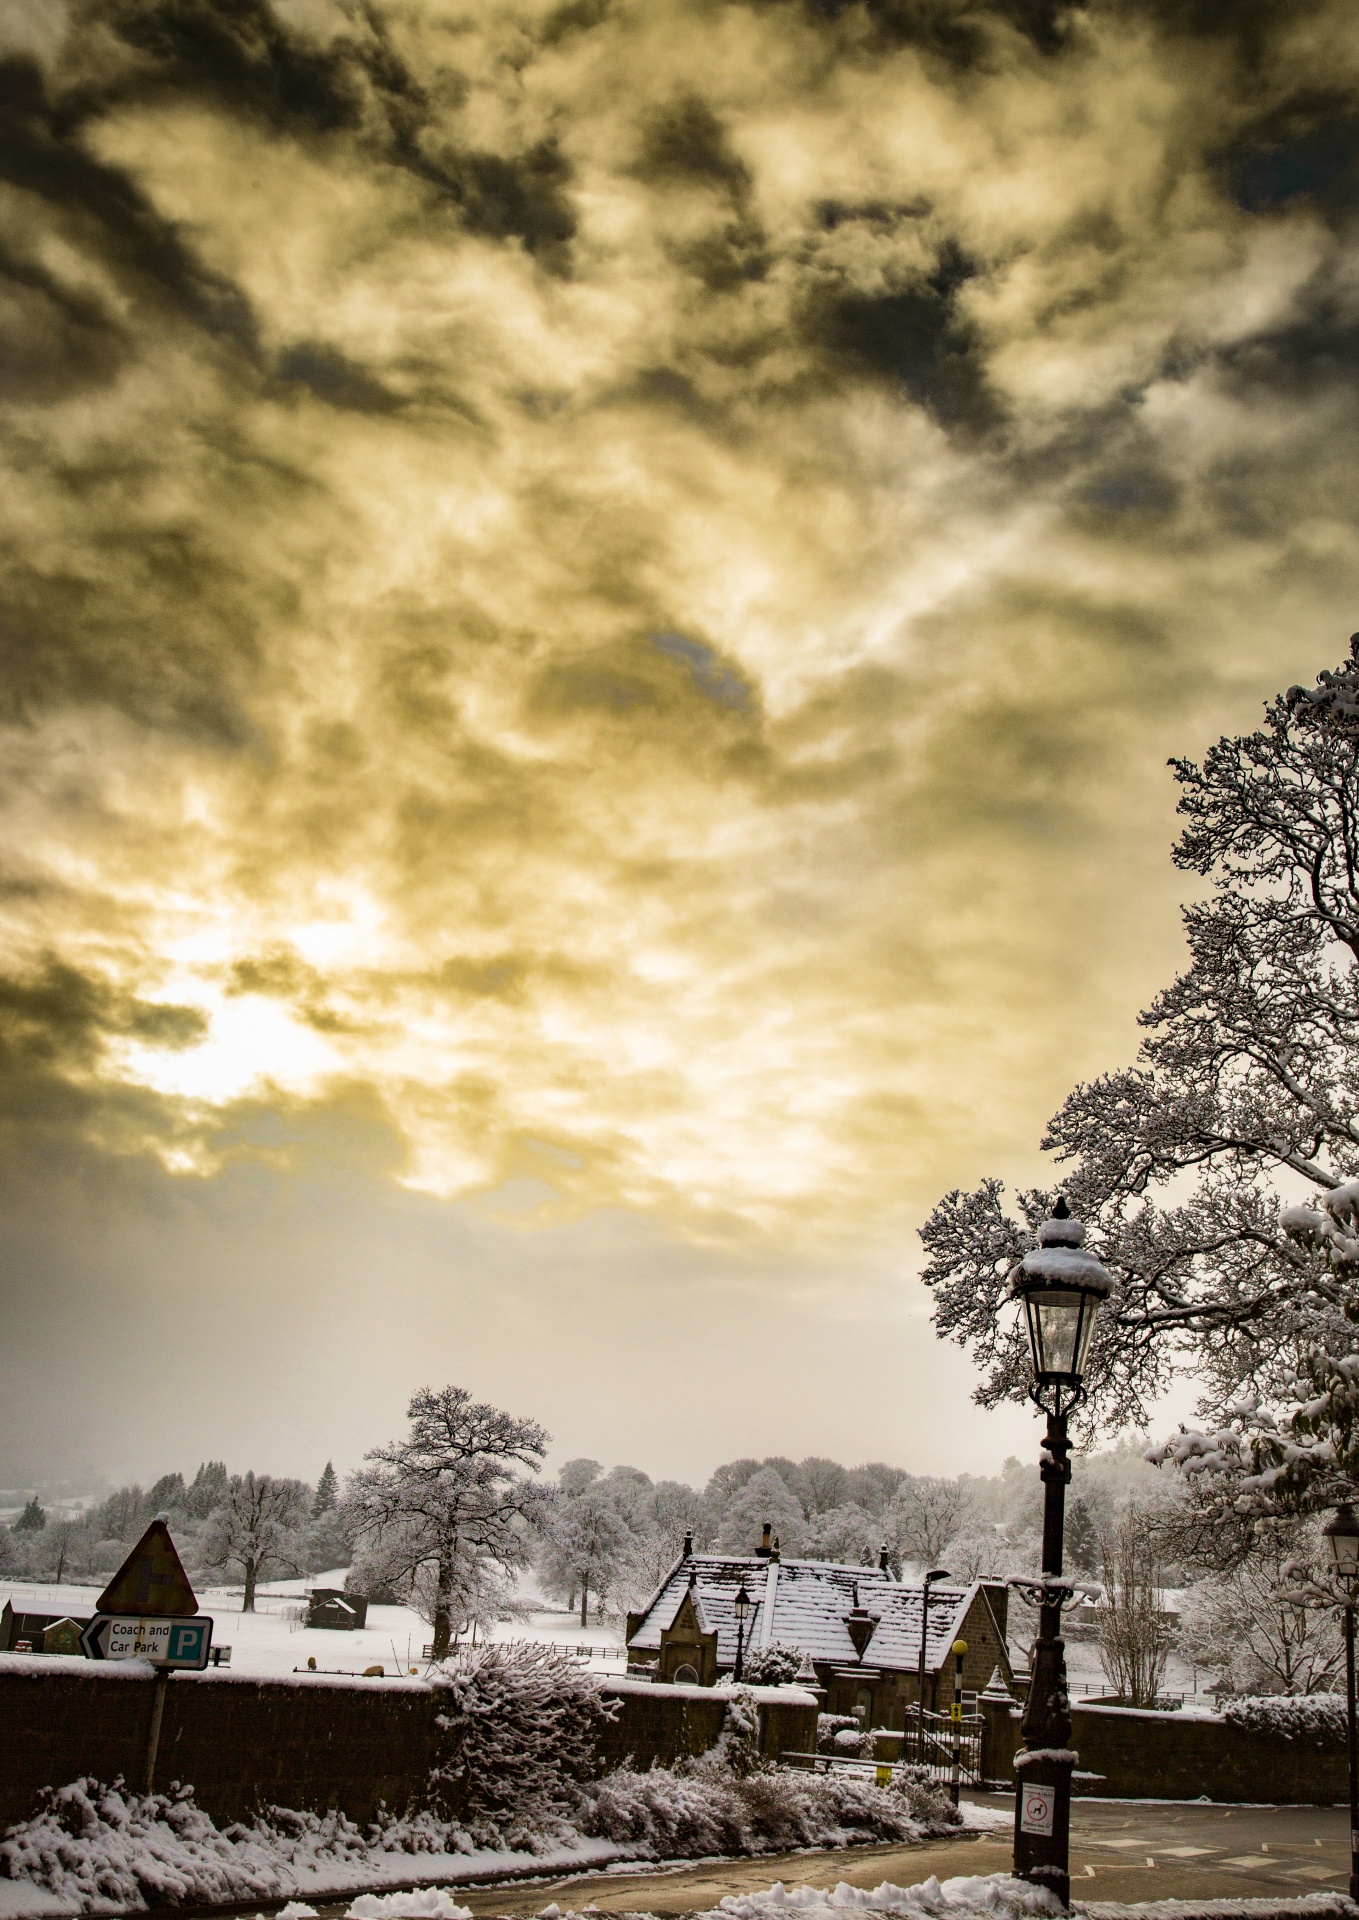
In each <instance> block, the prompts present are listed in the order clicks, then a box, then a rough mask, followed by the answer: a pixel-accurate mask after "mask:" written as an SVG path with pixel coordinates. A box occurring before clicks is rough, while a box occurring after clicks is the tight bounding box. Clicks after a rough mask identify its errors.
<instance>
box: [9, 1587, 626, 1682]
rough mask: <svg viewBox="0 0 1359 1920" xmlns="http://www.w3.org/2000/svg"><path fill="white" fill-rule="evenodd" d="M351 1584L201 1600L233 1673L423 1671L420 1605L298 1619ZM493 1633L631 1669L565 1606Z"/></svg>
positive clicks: (19, 1600) (501, 1624) (61, 1605)
mask: <svg viewBox="0 0 1359 1920" xmlns="http://www.w3.org/2000/svg"><path fill="white" fill-rule="evenodd" d="M343 1585H344V1569H343V1568H342V1567H341V1568H338V1569H336V1570H335V1571H333V1572H331V1573H317V1574H311V1575H309V1576H308V1577H307V1578H306V1579H305V1580H282V1581H270V1582H269V1584H268V1586H267V1587H266V1588H265V1589H264V1590H263V1591H262V1592H260V1593H259V1594H258V1595H257V1596H256V1600H255V1608H256V1610H255V1612H254V1613H242V1612H241V1590H240V1588H239V1587H234V1588H233V1587H199V1588H198V1606H199V1611H200V1612H202V1613H209V1614H211V1615H212V1619H213V1629H212V1638H213V1644H214V1645H215V1646H229V1647H230V1648H231V1671H232V1672H233V1673H250V1674H261V1675H265V1674H281V1673H291V1672H292V1671H293V1668H294V1667H305V1666H306V1664H307V1661H308V1659H314V1660H315V1662H316V1665H317V1668H318V1670H322V1671H324V1670H327V1669H329V1670H332V1671H333V1670H335V1669H339V1670H341V1671H343V1672H346V1673H362V1672H363V1670H364V1668H365V1667H373V1666H380V1667H383V1668H385V1670H386V1671H387V1672H388V1673H389V1674H391V1673H408V1672H409V1671H410V1669H411V1668H412V1667H414V1668H415V1670H416V1671H417V1672H418V1673H423V1672H424V1670H425V1665H426V1662H425V1660H424V1649H425V1647H427V1646H428V1645H429V1641H430V1628H429V1626H428V1624H427V1622H425V1621H424V1620H422V1619H421V1618H420V1615H419V1614H418V1613H416V1612H415V1610H414V1608H412V1607H379V1606H370V1607H369V1609H368V1624H367V1625H366V1626H365V1627H363V1628H361V1629H359V1630H358V1631H356V1632H353V1633H337V1632H334V1631H332V1630H330V1629H328V1628H325V1627H304V1626H301V1625H300V1624H299V1623H298V1621H297V1619H296V1618H295V1615H296V1613H297V1610H298V1609H299V1608H303V1607H305V1605H306V1593H307V1589H308V1588H309V1587H342V1586H343ZM99 1591H100V1589H99V1588H98V1587H74V1586H69V1585H67V1586H59V1587H58V1586H52V1585H50V1584H48V1585H41V1584H38V1583H36V1582H32V1581H24V1580H11V1581H5V1582H2V1583H0V1603H2V1602H3V1600H4V1599H5V1598H8V1599H9V1600H10V1601H11V1602H12V1604H13V1606H14V1610H15V1612H16V1613H74V1614H91V1613H93V1612H94V1603H95V1600H96V1599H97V1598H98V1595H99ZM478 1637H480V1636H478ZM491 1639H492V1640H493V1641H502V1640H539V1641H542V1642H543V1643H544V1644H545V1645H548V1646H555V1647H560V1648H562V1649H563V1650H564V1651H565V1652H568V1653H572V1654H574V1651H575V1649H576V1647H577V1646H589V1647H597V1648H607V1649H610V1650H614V1649H617V1653H618V1656H620V1657H613V1658H610V1657H608V1656H607V1655H605V1656H604V1657H600V1656H596V1657H594V1658H592V1659H590V1660H588V1661H586V1660H583V1661H582V1662H581V1664H582V1665H583V1666H588V1667H589V1668H590V1670H591V1671H592V1672H595V1673H599V1674H602V1675H608V1674H614V1675H619V1674H622V1673H623V1672H624V1671H625V1669H626V1661H625V1660H624V1659H623V1658H622V1657H621V1653H622V1646H623V1636H622V1632H621V1630H620V1629H619V1627H618V1626H617V1625H614V1624H601V1625H595V1624H593V1623H592V1624H591V1625H590V1626H589V1627H586V1628H584V1629H582V1628H581V1624H580V1621H579V1619H575V1618H573V1617H572V1616H571V1615H570V1614H568V1613H564V1612H560V1611H555V1612H554V1611H551V1610H548V1609H544V1610H542V1611H540V1612H534V1613H530V1614H528V1615H527V1616H526V1617H525V1618H523V1619H520V1620H498V1621H497V1622H496V1623H495V1625H494V1627H493V1628H492V1631H491Z"/></svg>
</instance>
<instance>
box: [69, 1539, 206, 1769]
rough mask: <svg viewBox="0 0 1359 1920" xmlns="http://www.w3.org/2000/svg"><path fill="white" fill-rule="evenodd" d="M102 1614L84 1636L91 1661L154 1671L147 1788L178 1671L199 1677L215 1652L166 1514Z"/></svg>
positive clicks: (109, 1594) (114, 1584) (113, 1584)
mask: <svg viewBox="0 0 1359 1920" xmlns="http://www.w3.org/2000/svg"><path fill="white" fill-rule="evenodd" d="M96 1604H97V1606H98V1609H99V1610H98V1612H97V1613H96V1614H95V1616H94V1618H93V1620H91V1621H90V1624H89V1625H88V1626H87V1627H86V1628H85V1630H84V1631H83V1632H82V1634H81V1636H80V1644H81V1647H82V1648H83V1650H84V1653H85V1657H86V1658H87V1659H89V1660H149V1661H150V1662H151V1664H152V1665H153V1666H154V1667H155V1669H156V1678H155V1682H154V1690H153V1693H152V1697H151V1725H150V1728H149V1730H148V1733H147V1742H146V1791H147V1792H148V1793H150V1792H151V1790H152V1786H153V1784H154V1781H155V1776H156V1752H157V1750H158V1748H159V1746H160V1727H161V1721H162V1719H163V1718H164V1716H165V1690H166V1688H167V1687H168V1686H169V1684H170V1676H171V1674H172V1673H180V1672H185V1671H188V1672H191V1673H201V1672H202V1670H203V1668H204V1667H206V1666H207V1664H208V1655H209V1653H210V1652H211V1650H212V1619H211V1616H210V1615H207V1614H202V1615H200V1614H199V1612H198V1599H197V1596H196V1595H195V1593H194V1590H193V1588H192V1587H191V1586H190V1585H189V1576H188V1575H187V1574H186V1573H185V1571H184V1566H183V1562H182V1561H181V1560H180V1557H179V1555H178V1554H177V1553H176V1552H175V1543H174V1541H173V1540H172V1539H171V1538H170V1529H169V1527H168V1526H167V1525H166V1516H165V1515H164V1514H163V1513H162V1514H157V1516H156V1518H155V1519H154V1520H153V1521H152V1522H151V1525H150V1526H149V1527H148V1528H147V1529H146V1532H145V1533H144V1534H143V1535H142V1537H141V1539H140V1540H139V1541H138V1542H137V1544H136V1546H135V1547H134V1548H133V1549H132V1551H131V1553H130V1554H129V1555H128V1556H127V1559H126V1560H124V1562H123V1564H122V1566H121V1567H119V1569H118V1571H117V1573H115V1574H114V1576H113V1578H112V1580H110V1581H109V1584H108V1585H107V1586H106V1587H105V1589H104V1591H103V1592H102V1593H101V1594H100V1596H99V1599H98V1601H97V1603H96Z"/></svg>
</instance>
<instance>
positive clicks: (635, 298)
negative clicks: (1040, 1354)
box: [0, 0, 1359, 1477]
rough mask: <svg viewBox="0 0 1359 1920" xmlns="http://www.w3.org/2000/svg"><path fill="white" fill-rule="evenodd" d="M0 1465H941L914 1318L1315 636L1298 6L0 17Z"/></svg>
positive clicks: (1319, 285) (1314, 420)
mask: <svg viewBox="0 0 1359 1920" xmlns="http://www.w3.org/2000/svg"><path fill="white" fill-rule="evenodd" d="M0 45H2V46H3V48H4V64H3V76H2V78H3V90H4V101H3V110H2V111H0V177H2V178H3V186H0V331H2V333H3V344H2V345H0V383H2V386H3V396H2V399H3V407H4V426H3V460H4V463H5V467H4V473H3V478H2V480H0V570H2V585H0V591H2V593H3V614H2V616H0V620H2V624H0V808H3V825H2V826H0V856H2V858H3V866H2V867H0V882H2V889H0V911H2V912H3V929H4V938H3V951H2V954H0V958H2V961H3V978H0V1070H2V1074H3V1078H2V1079H0V1153H2V1155H3V1163H2V1164H0V1218H3V1221H4V1228H3V1262H4V1265H3V1287H4V1338H3V1342H0V1369H2V1370H3V1371H2V1373H0V1381H2V1382H3V1393H2V1394H0V1408H2V1409H3V1411H2V1413H0V1423H2V1424H0V1472H3V1473H4V1474H6V1475H8V1476H11V1477H18V1476H20V1475H33V1474H35V1473H38V1472H49V1473H54V1472H57V1471H59V1470H63V1469H67V1468H70V1469H75V1468H79V1467H81V1466H83V1465H85V1464H92V1465H95V1466H97V1467H100V1468H102V1469H104V1470H106V1471H108V1472H109V1473H111V1474H113V1475H114V1476H115V1477H126V1476H128V1475H134V1474H142V1475H145V1474H149V1473H153V1472H160V1471H162V1470H164V1469H166V1468H168V1467H172V1466H177V1467H181V1468H185V1469H187V1470H190V1471H191V1470H192V1468H193V1466H194V1465H196V1463H197V1461H198V1460H199V1459H200V1458H202V1457H203V1456H204V1455H205V1454H214V1455H225V1456H226V1457H227V1458H228V1460H229V1461H230V1462H231V1464H232V1465H233V1466H235V1467H245V1466H247V1465H254V1466H256V1467H259V1468H261V1469H263V1468H273V1469H274V1470H278V1471H294V1472H303V1473H308V1474H310V1473H314V1472H315V1471H316V1470H317V1469H318V1468H319V1467H320V1465H321V1464H322V1463H323V1461H324V1460H325V1458H326V1457H327V1456H328V1455H334V1456H335V1458H336V1460H337V1462H338V1463H340V1464H341V1465H350V1464H353V1463H354V1462H355V1461H356V1460H357V1458H358V1456H359V1455H360V1453H361V1452H362V1451H363V1449H364V1447H366V1446H368V1445H371V1444H373V1443H374V1442H375V1441H377V1440H380V1439H382V1438H384V1437H386V1435H387V1434H388V1433H389V1432H390V1431H391V1430H393V1428H394V1426H395V1425H396V1424H397V1423H398V1421H399V1418H400V1413H401V1409H402V1407H403V1405H404V1401H405V1399H406V1396H407V1395H408V1393H409V1391H410V1390H411V1388H412V1387H414V1386H417V1385H420V1384H423V1383H425V1382H430V1383H433V1384H436V1385H437V1384H442V1383H444V1382H445V1381H447V1380H455V1381H457V1382H459V1383H460V1384H463V1385H466V1386H468V1387H471V1388H472V1389H473V1390H474V1391H476V1392H477V1393H478V1394H479V1395H483V1396H485V1397H487V1398H491V1399H495V1400H498V1401H500V1402H501V1403H502V1404H505V1405H508V1406H510V1407H511V1408H512V1409H514V1410H515V1411H518V1412H524V1413H532V1414H534V1415H536V1416H537V1417H539V1418H541V1419H543V1420H544V1421H545V1422H546V1424H547V1425H548V1426H549V1427H550V1429H551V1430H552V1432H553V1433H554V1435H555V1437H556V1441H557V1446H556V1449H555V1451H556V1455H557V1457H558V1458H562V1457H565V1456H567V1455H568V1454H577V1453H582V1452H588V1453H593V1454H596V1455H597V1456H598V1457H600V1458H602V1459H604V1460H605V1461H610V1460H614V1459H619V1458H626V1459H631V1460H635V1461H637V1462H638V1463H639V1464H642V1465H644V1466H647V1467H649V1468H650V1469H652V1470H653V1471H657V1472H660V1471H664V1472H672V1473H680V1474H683V1475H685V1476H698V1477H702V1476H704V1475H706V1473H707V1471H708V1470H709V1469H710V1468H711V1466H712V1465H713V1464H715V1463H716V1462H717V1461H718V1460H720V1459H723V1458H726V1457H729V1456H731V1455H733V1454H737V1453H741V1452H749V1451H754V1452H760V1453H763V1452H766V1451H772V1450H779V1451H785V1452H788V1453H792V1454H799V1453H803V1452H807V1451H817V1452H824V1453H829V1454H831V1455H834V1456H836V1457H839V1458H842V1459H845V1460H849V1461H852V1460H857V1459H861V1458H864V1457H885V1458H888V1459H890V1460H894V1461H897V1462H899V1463H901V1464H903V1465H908V1466H914V1467H917V1468H919V1469H930V1470H935V1471H949V1470H952V1471H956V1470H958V1469H959V1468H961V1467H968V1468H981V1469H985V1468H988V1467H990V1466H992V1465H994V1464H996V1463H998V1461H999V1459H1000V1458H1001V1457H1002V1456H1003V1455H1004V1454H1005V1453H1007V1452H1009V1451H1012V1450H1017V1449H1020V1450H1026V1449H1027V1448H1029V1447H1030V1446H1031V1445H1032V1444H1033V1441H1032V1434H1031V1423H1030V1422H1029V1420H1028V1419H1027V1418H1026V1416H1025V1415H1024V1414H1022V1413H1019V1412H1016V1413H1014V1414H1013V1415H1010V1414H998V1415H983V1414H981V1413H979V1412H978V1411H976V1410H975V1409H972V1408H970V1407H969V1403H968V1393H969V1389H970V1385H971V1374H970V1369H969V1367H968V1365H967V1363H966V1361H965V1359H964V1358H963V1357H962V1356H961V1355H957V1354H955V1353H952V1352H950V1351H946V1350H944V1349H941V1348H940V1347H939V1346H938V1345H937V1343H936V1342H935V1341H934V1339H933V1337H932V1335H931V1333H930V1331H929V1325H928V1316H927V1303H926V1302H925V1300H924V1299H923V1297H922V1294H921V1290H920V1289H919V1287H918V1286H917V1285H916V1283H915V1282H914V1280H913V1274H914V1272H915V1270H916V1268H917V1266H918V1261H919V1255H918V1245H917V1242H916V1239H915V1231H914V1230H915V1227H916V1226H917V1225H918V1223H919V1221H920V1220H921V1218H922V1217H923V1215H924V1213H925V1211H926V1210H927V1209H928V1207H929V1205H930V1204H931V1202H932V1201H933V1200H934V1199H935V1198H936V1197H938V1195H939V1194H940V1193H942V1192H943V1191H945V1190H946V1189H948V1188H950V1187H952V1186H954V1185H958V1184H970V1183H973V1182H975V1181H976V1179H977V1178H979V1177H980V1176H981V1175H982V1174H984V1173H986V1172H991V1171H994V1172H999V1173H1003V1174H1005V1175H1006V1176H1007V1177H1011V1178H1015V1177H1018V1178H1027V1177H1030V1176H1031V1175H1032V1174H1033V1173H1034V1172H1035V1170H1036V1156H1035V1146H1036V1141H1037V1139H1038V1137H1039V1135H1040V1133H1041V1129H1042V1123H1043V1121H1044V1120H1045V1118H1046V1117H1047V1115H1048V1113H1049V1112H1050V1111H1051V1110H1052V1109H1053V1108H1054V1107H1055V1106H1056V1105H1057V1104H1058V1102H1059V1101H1060V1099H1061V1097H1062V1096H1063V1094H1064V1093H1065V1092H1066V1090H1067V1089H1068V1087H1069V1086H1070V1084H1071V1083H1072V1082H1073V1080H1075V1079H1076V1078H1078V1077H1081V1076H1083V1075H1088V1074H1090V1073H1092V1072H1096V1071H1099V1070H1101V1069H1102V1068H1104V1067H1108V1066H1113V1065H1117V1064H1119V1063H1120V1062H1122V1061H1124V1060H1125V1059H1126V1058H1128V1056H1129V1055H1130V1053H1131V1051H1132V1049H1133V1047H1134V1046H1135V1034H1136V1029H1135V1014H1136V1010H1137V1008H1138V1006H1139V1005H1140V1004H1141V1003H1142V1002H1143V1001H1144V1000H1145V999H1146V998H1147V997H1148V996H1149V994H1150V993H1151V991H1152V990H1153V989H1154V988H1155V987H1156V985H1158V984H1159V983H1160V982H1162V981H1163V980H1165V979H1166V978H1167V977H1168V976H1169V975H1170V974H1171V973H1172V972H1173V970H1174V967H1175V965H1176V963H1177V956H1178V954H1179V950H1180V949H1179V931H1178V919H1177V911H1176V909H1177V903H1178V900H1179V898H1180V887H1181V885H1182V882H1181V881H1180V879H1179V878H1178V876H1176V875H1174V873H1173V872H1172V870H1171V868H1170V865H1169V861H1168V859H1167V849H1168V846H1169V843H1170V840H1171V837H1172V834H1173V830H1174V829H1173V790H1172V785H1171V782H1170V779H1169V776H1168V775H1167V773H1166V771H1165V766H1164V762H1165V760H1166V757H1167V755H1168V754H1170V753H1190V754H1196V753H1198V752H1200V751H1201V750H1202V748H1203V746H1204V745H1205V744H1206V743H1207V742H1208V741H1209V740H1210V739H1212V738H1214V737H1216V735H1217V734H1218V733H1220V732H1221V731H1223V730H1236V729H1238V728H1240V727H1242V726H1249V725H1250V724H1252V722H1253V719H1254V716H1255V715H1256V714H1257V713H1258V710H1259V705H1260V702H1261V701H1262V700H1263V699H1264V698H1266V697H1267V696H1268V695H1269V694H1270V693H1272V692H1273V691H1274V690H1275V689H1276V688H1278V687H1280V686H1286V685H1287V684H1288V683H1289V682H1290V681H1291V680H1294V679H1302V680H1310V679H1311V677H1312V675H1313V674H1314V673H1315V671H1316V669H1317V668H1318V667H1320V666H1323V665H1326V664H1332V663H1334V661H1335V660H1337V659H1338V658H1339V657H1341V656H1342V655H1343V654H1344V652H1345V641H1346V638H1347V636H1348V633H1349V631H1350V628H1351V627H1353V626H1355V625H1359V592H1357V591H1356V584H1357V583H1359V540H1357V539H1356V508H1355V502H1356V498H1359V488H1357V485H1356V483H1357V482H1359V407H1357V405H1356V402H1357V401H1359V358H1357V357H1356V346H1359V262H1357V261H1356V252H1355V246H1354V234H1355V208H1356V155H1357V154H1359V34H1356V32H1355V27H1354V20H1353V13H1352V9H1351V8H1350V6H1348V5H1347V4H1345V0H1330V3H1329V4H1327V0H1309V3H1308V4H1306V5H1302V4H1298V5H1289V4H1284V3H1283V0H1235V3H1233V0H1211V4H1210V3H1209V0H1202V3H1201V4H1200V3H1199V0H1162V3H1158V0H1143V3H1142V4H1137V3H1136V0H1117V4H1115V3H1114V0H1104V3H1103V4H1092V5H1090V6H1088V7H1079V6H1076V7H1070V8H1068V7H1064V6H1058V5H1053V4H1051V3H1050V0H975V3H974V4H968V0H843V3H842V0H819V4H814V3H813V0H565V4H552V3H551V0H471V3H470V4H459V3H458V0H274V3H273V4H272V5H270V4H269V0H92V4H88V5H77V6H73V7H69V8H68V7H65V6H63V5H62V4H60V0H4V4H3V5H0Z"/></svg>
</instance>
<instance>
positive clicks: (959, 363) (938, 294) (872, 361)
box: [805, 241, 1000, 429]
mask: <svg viewBox="0 0 1359 1920" xmlns="http://www.w3.org/2000/svg"><path fill="white" fill-rule="evenodd" d="M976 271H977V267H976V263H975V262H974V261H972V260H971V259H969V258H968V256H967V255H966V253H965V252H964V251H963V250H962V248H961V247H959V246H958V245H957V244H956V243H955V242H952V241H949V242H946V243H945V244H944V246H943V247H942V248H941V250H940V253H939V258H938V262H937V264H936V266H935V268H934V270H933V271H932V272H931V273H929V274H928V275H925V276H922V277H921V278H920V279H919V280H917V281H915V282H914V283H908V284H906V285H899V286H895V287H891V288H890V289H885V290H883V291H881V292H871V293H870V292H867V291H863V290H860V289H858V288H853V287H842V288H833V287H831V286H825V287H823V288H821V289H819V290H818V292H817V293H816V294H815V295H813V297H812V298H811V300H810V302H809V306H808V313H807V319H806V323H805V324H806V328H807V333H808V337H809V339H811V340H812V341H813V342H815V344H816V345H817V346H819V347H820V348H821V349H822V350H823V351H824V352H825V353H826V354H827V355H828V356H829V357H830V358H831V359H832V360H833V361H835V362H838V363H839V364H840V365H841V366H843V367H845V368H846V369H848V370H851V371H854V372H857V373H861V374H867V375H869V376H870V377H874V378H877V379H883V380H888V381H891V382H892V383H893V384H895V385H896V386H898V387H899V388H900V389H901V390H902V391H903V392H904V393H905V394H907V395H908V396H909V397H910V398H911V399H912V400H914V401H915V402H917V404H919V405H920V406H923V407H925V408H926V409H927V410H928V411H929V412H930V413H932V414H933V415H934V416H935V417H936V419H938V420H939V421H940V422H941V423H942V424H943V425H945V426H950V427H964V428H971V429H981V428H985V427H989V426H991V425H993V424H994V423H995V422H996V421H997V419H998V418H999V415H1000V408H999V405H998V402H997V399H996V396H995V395H994V394H993V393H992V392H991V391H990V388H989V385H988V381H987V374H986V361H985V355H984V353H983V351H982V347H981V342H980V341H979V339H978V338H977V335H976V332H975V330H974V328H973V326H972V324H971V322H970V321H969V320H968V318H967V316H966V315H965V313H964V312H963V311H962V309H961V307H960V305H959V300H958V295H959V292H960V290H961V289H962V288H963V287H964V286H966V284H967V282H968V281H969V280H970V279H971V278H972V277H973V275H974V274H975V273H976Z"/></svg>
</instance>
